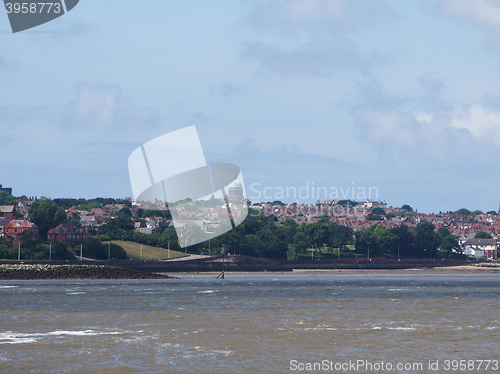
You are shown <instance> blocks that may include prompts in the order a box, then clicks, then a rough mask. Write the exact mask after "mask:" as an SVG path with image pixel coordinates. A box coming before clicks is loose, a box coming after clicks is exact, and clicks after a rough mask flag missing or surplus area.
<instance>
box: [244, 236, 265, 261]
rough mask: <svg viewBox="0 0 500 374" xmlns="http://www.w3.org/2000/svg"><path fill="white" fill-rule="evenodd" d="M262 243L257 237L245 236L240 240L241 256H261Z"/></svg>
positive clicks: (262, 250)
mask: <svg viewBox="0 0 500 374" xmlns="http://www.w3.org/2000/svg"><path fill="white" fill-rule="evenodd" d="M264 247H265V246H264V243H263V242H262V240H260V238H259V237H258V236H257V235H253V234H249V235H245V236H244V237H243V238H242V240H241V249H240V250H241V254H243V255H246V256H261V255H263V252H264Z"/></svg>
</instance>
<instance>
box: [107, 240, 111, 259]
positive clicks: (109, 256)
mask: <svg viewBox="0 0 500 374" xmlns="http://www.w3.org/2000/svg"><path fill="white" fill-rule="evenodd" d="M110 260H111V242H109V243H108V261H110Z"/></svg>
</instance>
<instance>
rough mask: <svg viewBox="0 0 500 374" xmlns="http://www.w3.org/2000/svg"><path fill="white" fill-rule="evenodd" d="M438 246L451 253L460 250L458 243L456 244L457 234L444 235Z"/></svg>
mask: <svg viewBox="0 0 500 374" xmlns="http://www.w3.org/2000/svg"><path fill="white" fill-rule="evenodd" d="M439 248H441V249H443V250H445V251H447V252H448V253H452V252H453V251H457V252H460V245H459V244H458V236H456V235H446V236H445V237H443V239H442V240H441V244H440V245H439Z"/></svg>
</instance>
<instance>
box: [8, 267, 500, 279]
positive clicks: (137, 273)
mask: <svg viewBox="0 0 500 374" xmlns="http://www.w3.org/2000/svg"><path fill="white" fill-rule="evenodd" d="M169 274H171V273H168V274H167V273H166V272H161V271H159V272H158V271H151V272H146V271H141V270H136V269H132V268H129V267H120V266H113V265H101V264H99V265H91V264H82V265H74V264H72V265H66V264H57V265H54V264H51V265H49V264H0V281H2V280H43V279H49V280H58V279H61V280H65V279H90V280H93V279H95V280H99V279H179V278H181V279H182V277H190V276H213V277H214V278H215V277H217V276H218V275H220V274H221V272H220V271H177V272H175V274H176V276H172V275H169ZM224 274H225V276H227V277H242V276H256V277H259V276H270V275H286V276H293V277H300V276H310V275H314V276H323V275H324V276H335V275H339V276H348V275H355V276H360V275H396V274H397V275H449V274H451V275H470V274H474V275H480V274H500V266H496V267H495V266H474V265H457V266H442V267H415V268H406V269H292V270H291V271H281V270H277V271H272V270H263V271H225V272H224Z"/></svg>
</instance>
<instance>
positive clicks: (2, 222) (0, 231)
mask: <svg viewBox="0 0 500 374" xmlns="http://www.w3.org/2000/svg"><path fill="white" fill-rule="evenodd" d="M10 221H11V220H10V219H0V238H3V228H4V227H5V225H6V224H7V223H9V222H10Z"/></svg>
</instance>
